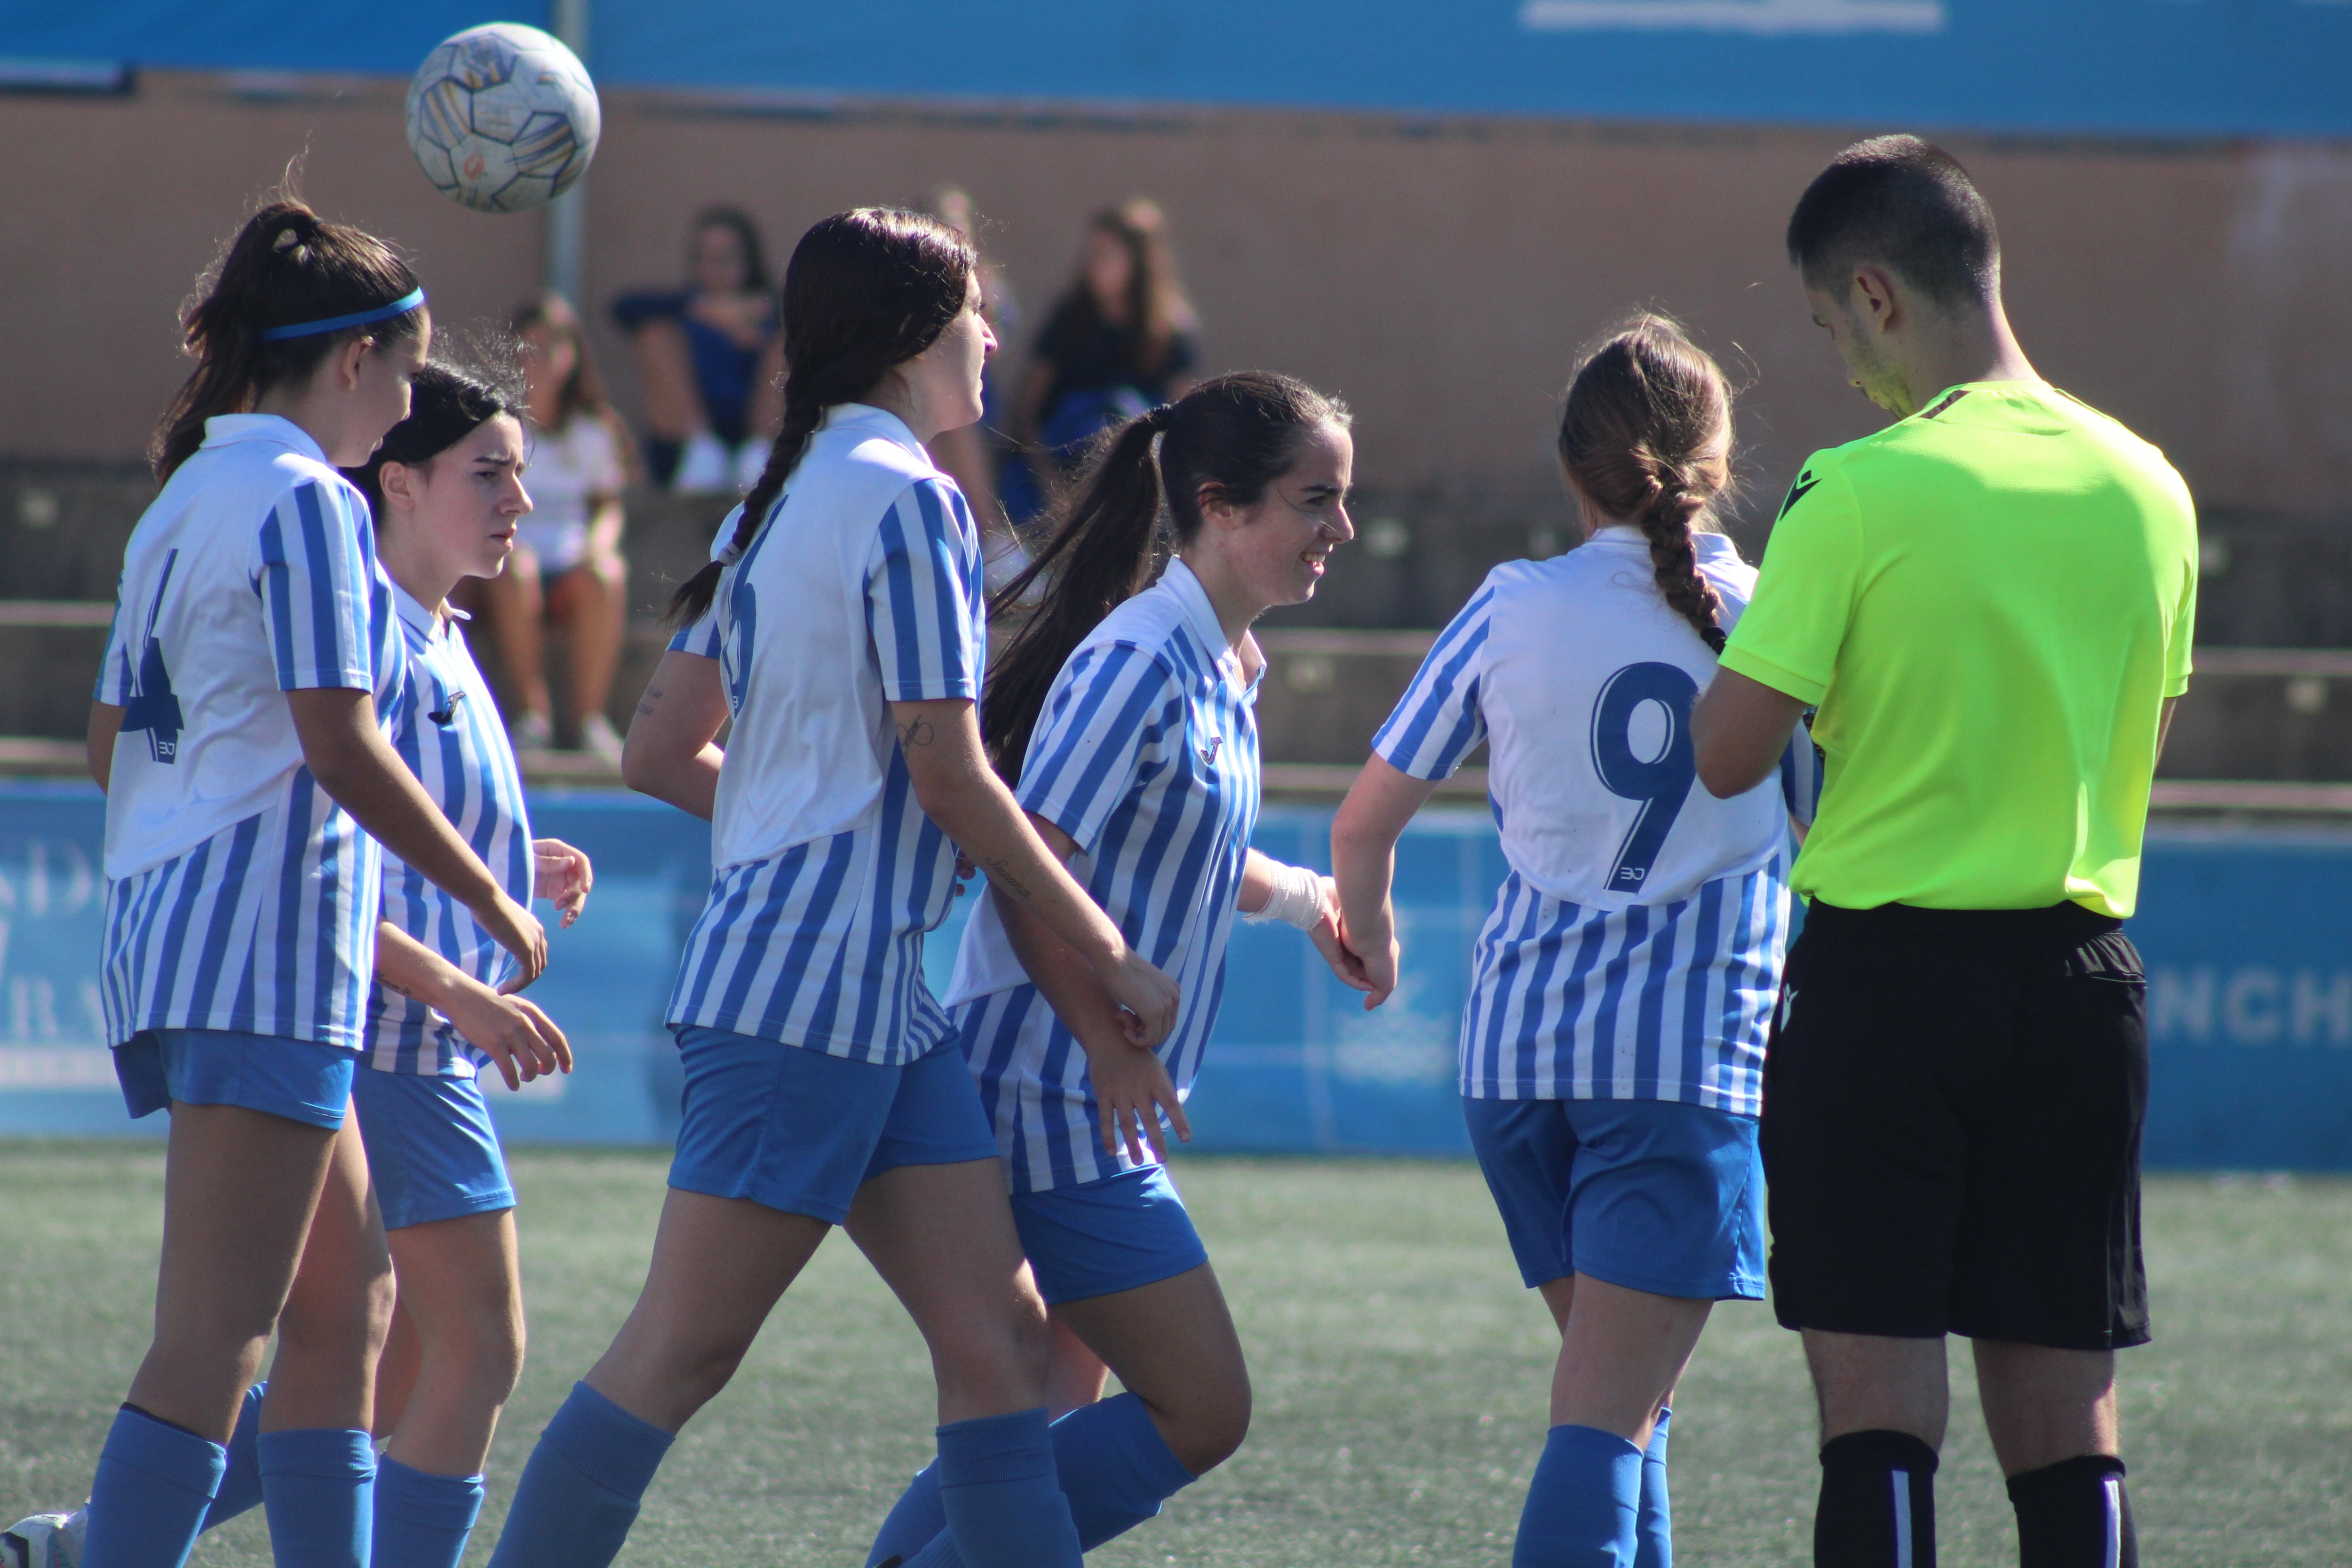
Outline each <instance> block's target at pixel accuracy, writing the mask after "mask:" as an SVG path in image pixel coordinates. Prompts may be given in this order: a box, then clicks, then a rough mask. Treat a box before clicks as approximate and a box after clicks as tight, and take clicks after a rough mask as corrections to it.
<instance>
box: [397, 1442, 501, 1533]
mask: <svg viewBox="0 0 2352 1568" xmlns="http://www.w3.org/2000/svg"><path fill="white" fill-rule="evenodd" d="M482 1492H483V1478H482V1477H480V1476H436V1475H435V1474H433V1473H432V1472H431V1471H429V1470H420V1469H417V1468H415V1467H413V1466H409V1465H404V1464H402V1463H401V1462H400V1461H399V1460H398V1459H395V1458H392V1457H391V1456H390V1455H386V1456H385V1457H384V1458H383V1460H382V1461H380V1463H379V1465H378V1468H377V1470H376V1476H375V1510H376V1512H377V1513H379V1514H389V1515H390V1516H391V1517H393V1518H394V1519H396V1520H398V1521H401V1522H402V1523H403V1524H411V1525H415V1526H416V1527H417V1528H419V1529H421V1530H448V1531H468V1530H471V1529H473V1528H474V1521H475V1520H476V1519H478V1517H480V1515H481V1511H482Z"/></svg>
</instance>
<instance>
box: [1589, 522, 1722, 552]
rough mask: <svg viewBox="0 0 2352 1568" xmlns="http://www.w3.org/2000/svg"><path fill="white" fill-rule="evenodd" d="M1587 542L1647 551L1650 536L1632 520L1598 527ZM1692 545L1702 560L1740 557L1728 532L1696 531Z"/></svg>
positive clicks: (1692, 537) (1692, 538) (1692, 536)
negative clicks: (1631, 521)
mask: <svg viewBox="0 0 2352 1568" xmlns="http://www.w3.org/2000/svg"><path fill="white" fill-rule="evenodd" d="M1585 543H1587V544H1616V545H1631V546H1633V548H1634V549H1636V550H1640V551H1643V552H1647V551H1648V550H1649V548H1650V541H1649V539H1648V537H1647V536H1646V535H1644V534H1643V532H1642V531H1641V530H1640V529H1638V528H1635V527H1634V526H1633V524H1632V523H1630V522H1612V523H1611V524H1610V525H1609V526H1608V527H1606V528H1596V529H1594V530H1593V531H1592V537H1591V538H1590V539H1588V540H1586V541H1585ZM1691 546H1692V551H1693V552H1694V553H1695V554H1696V555H1697V557H1698V558H1699V559H1700V560H1701V561H1720V560H1722V559H1723V558H1724V557H1725V556H1729V557H1731V558H1732V559H1733V560H1738V557H1739V546H1738V545H1737V544H1734V543H1732V542H1731V536H1730V535H1728V534H1724V533H1694V534H1692V535H1691Z"/></svg>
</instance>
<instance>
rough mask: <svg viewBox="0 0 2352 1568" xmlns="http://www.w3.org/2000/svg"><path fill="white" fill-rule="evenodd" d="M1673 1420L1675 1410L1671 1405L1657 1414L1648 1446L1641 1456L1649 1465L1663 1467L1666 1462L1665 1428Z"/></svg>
mask: <svg viewBox="0 0 2352 1568" xmlns="http://www.w3.org/2000/svg"><path fill="white" fill-rule="evenodd" d="M1674 1418H1675V1410H1674V1406H1673V1405H1667V1406H1666V1407H1665V1408H1664V1409H1662V1410H1660V1411H1659V1412H1658V1419H1657V1424H1656V1425H1655V1426H1652V1427H1651V1428H1650V1446H1649V1447H1648V1448H1646V1449H1644V1450H1643V1456H1642V1457H1643V1458H1645V1459H1647V1460H1648V1461H1649V1462H1650V1463H1652V1464H1656V1465H1663V1464H1664V1463H1665V1462H1666V1427H1667V1425H1668V1424H1669V1423H1671V1422H1672V1421H1673V1420H1674Z"/></svg>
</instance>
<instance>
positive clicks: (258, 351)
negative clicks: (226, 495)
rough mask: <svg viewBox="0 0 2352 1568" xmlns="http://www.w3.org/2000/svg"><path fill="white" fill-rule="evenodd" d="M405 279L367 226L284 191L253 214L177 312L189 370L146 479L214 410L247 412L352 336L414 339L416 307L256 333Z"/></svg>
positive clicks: (176, 462) (406, 288)
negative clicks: (327, 327) (338, 327)
mask: <svg viewBox="0 0 2352 1568" xmlns="http://www.w3.org/2000/svg"><path fill="white" fill-rule="evenodd" d="M415 287H416V275H415V273H413V272H411V271H409V269H408V264H407V263H406V262H404V261H403V260H401V258H399V257H398V256H396V255H394V253H393V250H392V247H390V246H388V245H386V244H384V242H383V241H382V240H380V239H378V238H376V237H374V236H373V235H372V234H366V233H362V231H361V230H359V229H356V228H352V227H349V226H345V225H343V224H339V223H329V222H328V221H327V220H326V219H324V218H322V217H320V216H319V215H318V214H317V213H315V212H312V211H311V210H310V208H309V207H308V206H305V205H303V204H302V203H301V202H299V201H297V200H294V199H292V198H290V197H289V198H288V199H286V200H283V201H275V202H271V203H270V204H269V205H267V206H265V207H263V208H262V209H261V210H260V211H259V212H257V213H255V214H254V215H253V216H251V217H250V218H247V220H246V223H245V226H244V227H243V228H241V229H239V230H238V231H237V236H236V238H235V239H234V240H232V241H230V242H229V247H228V249H227V251H226V253H225V254H224V255H223V256H222V258H221V259H220V260H219V262H218V263H216V264H215V267H214V268H213V269H212V271H211V272H210V273H209V274H208V275H207V277H206V279H205V280H202V281H200V282H199V283H198V285H197V288H198V290H199V294H198V296H197V297H196V298H195V299H194V302H193V303H192V304H190V305H189V306H187V307H186V309H185V310H184V311H183V312H182V315H181V321H180V324H181V333H182V341H183V342H184V344H185V346H186V348H187V351H188V353H191V354H193V355H194V356H195V360H196V368H195V370H194V372H193V373H192V374H190V375H189V377H188V379H187V380H186V381H185V382H184V383H182V384H181V386H180V390H179V392H178V394H177V395H174V396H173V399H172V405H171V407H170V408H168V409H166V410H165V411H164V414H163V423H162V424H161V425H159V426H157V427H156V430H155V437H154V439H153V440H152V442H151V443H150V444H149V446H148V450H147V456H148V460H149V461H150V462H152V464H153V465H154V468H155V477H156V479H170V478H171V477H172V471H173V469H175V468H178V467H179V466H180V465H181V464H182V463H184V462H186V461H187V460H188V458H189V457H190V456H191V455H192V454H193V453H194V451H195V449H196V448H197V447H201V446H203V445H204V441H205V420H207V419H209V418H211V417H212V416H214V415H215V414H242V413H246V412H247V411H249V410H250V409H251V408H252V406H253V405H254V401H255V400H256V399H257V398H258V397H259V396H260V395H262V394H263V393H265V392H267V391H268V390H269V389H270V388H271V387H273V386H278V385H283V384H287V383H289V382H290V383H299V382H302V381H305V380H307V379H308V378H309V377H310V374H311V373H312V372H314V371H316V370H317V369H318V368H319V366H320V364H322V363H325V362H326V360H327V359H328V358H329V357H330V355H331V353H335V352H337V351H339V350H341V348H342V347H343V346H344V345H345V344H347V343H350V342H353V341H354V340H358V339H363V338H369V339H396V338H408V337H414V336H415V335H416V332H417V331H418V329H419V327H420V326H421V325H422V323H423V320H424V311H423V310H421V309H419V310H410V311H408V312H406V313H405V314H403V315H398V316H394V317H392V318H391V319H390V320H388V321H376V322H372V323H370V324H368V325H364V326H357V327H346V328H344V329H343V330H342V331H335V332H318V333H314V334H311V335H310V336H306V337H299V338H287V339H283V340H281V341H278V342H268V341H265V340H264V339H263V337H262V335H261V334H262V333H263V332H264V331H267V330H268V329H269V328H272V327H287V326H293V325H296V324H298V323H299V322H303V321H327V320H330V319H331V318H333V317H337V316H348V315H355V314H358V313H360V312H362V311H365V310H379V309H381V308H382V307H383V306H385V305H389V304H392V303H393V302H394V301H395V300H399V299H401V298H402V297H403V296H404V295H406V294H408V293H409V292H410V291H412V290H413V289H415Z"/></svg>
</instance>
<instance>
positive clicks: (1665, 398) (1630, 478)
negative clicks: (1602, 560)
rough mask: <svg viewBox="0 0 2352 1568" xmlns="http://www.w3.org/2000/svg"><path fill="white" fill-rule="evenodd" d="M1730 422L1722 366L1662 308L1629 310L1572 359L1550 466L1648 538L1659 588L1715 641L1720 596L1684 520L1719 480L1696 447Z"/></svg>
mask: <svg viewBox="0 0 2352 1568" xmlns="http://www.w3.org/2000/svg"><path fill="white" fill-rule="evenodd" d="M1730 424H1731V385H1730V383H1728V382H1727V381H1726V380H1725V379H1724V374H1723V370H1722V367H1721V366H1719V365H1717V363H1715V361H1714V360H1712V359H1710V358H1708V357H1707V355H1706V353H1705V352H1704V351H1702V350H1701V349H1700V348H1699V347H1698V345H1697V344H1696V343H1694V342H1691V341H1690V339H1689V338H1688V337H1687V336H1685V334H1684V332H1683V330H1682V328H1681V327H1680V326H1678V325H1677V324H1675V322H1674V321H1669V320H1668V319H1667V318H1665V317H1664V316H1654V315H1646V314H1645V315H1641V316H1636V317H1635V318H1633V321H1631V322H1630V323H1628V324H1627V325H1626V326H1625V327H1624V328H1622V330H1620V331H1617V332H1616V333H1615V334H1614V335H1612V337H1610V338H1609V340H1608V341H1607V342H1603V343H1602V344H1601V346H1600V347H1599V348H1596V349H1594V350H1593V351H1592V352H1591V353H1589V354H1587V355H1586V356H1585V359H1584V363H1581V364H1580V365H1579V366H1577V370H1576V377H1575V379H1574V380H1573V381H1571V382H1570V384H1569V388H1568V406H1567V407H1566V408H1565V409H1564V410H1563V411H1562V413H1561V415H1560V421H1559V466H1560V468H1561V469H1562V470H1563V471H1564V472H1565V473H1566V474H1567V476H1568V481H1569V483H1570V485H1572V486H1574V487H1575V489H1576V491H1577V493H1578V495H1580V497H1582V498H1583V499H1584V500H1586V501H1588V502H1590V503H1591V505H1592V506H1593V508H1594V509H1595V510H1599V511H1600V512H1601V513H1602V514H1603V515H1605V516H1608V517H1613V518H1624V519H1626V520H1628V521H1631V522H1633V523H1634V524H1635V525H1636V526H1638V527H1639V528H1640V529H1641V531H1642V532H1643V536H1644V537H1645V538H1647V539H1648V541H1649V542H1650V564H1651V567H1652V570H1653V571H1654V573H1655V574H1656V578H1657V584H1658V592H1659V593H1661V594H1663V595H1665V599H1666V604H1667V605H1669V606H1670V607H1671V608H1672V609H1673V610H1674V612H1675V614H1676V615H1678V616H1682V617H1683V619H1685V620H1686V621H1688V622H1689V623H1690V624H1691V629H1692V630H1694V631H1696V632H1697V633H1698V635H1699V637H1700V638H1701V639H1702V640H1703V641H1705V642H1706V646H1707V647H1709V648H1711V649H1713V650H1714V651H1715V652H1717V653H1721V652H1722V651H1723V640H1724V638H1723V626H1722V610H1723V600H1722V598H1721V596H1720V595H1717V593H1716V591H1715V584H1712V583H1710V582H1708V581H1707V580H1706V574H1704V573H1702V572H1700V571H1699V569H1698V552H1697V550H1696V547H1695V546H1694V545H1693V544H1692V542H1691V532H1692V529H1693V525H1694V524H1695V523H1696V521H1698V519H1699V518H1700V517H1701V516H1702V515H1703V514H1704V513H1705V512H1706V510H1707V508H1708V507H1709V506H1710V505H1711V504H1713V502H1714V501H1715V500H1716V499H1717V496H1718V495H1719V494H1720V493H1721V492H1722V490H1723V489H1724V488H1725V487H1724V485H1723V484H1722V482H1721V481H1720V480H1719V479H1717V475H1716V473H1715V472H1714V471H1712V465H1710V464H1708V463H1706V461H1704V454H1705V453H1706V449H1707V447H1708V446H1709V445H1710V444H1711V443H1713V442H1714V440H1715V439H1716V437H1718V436H1721V435H1726V434H1727V433H1728V431H1729V429H1730Z"/></svg>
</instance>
